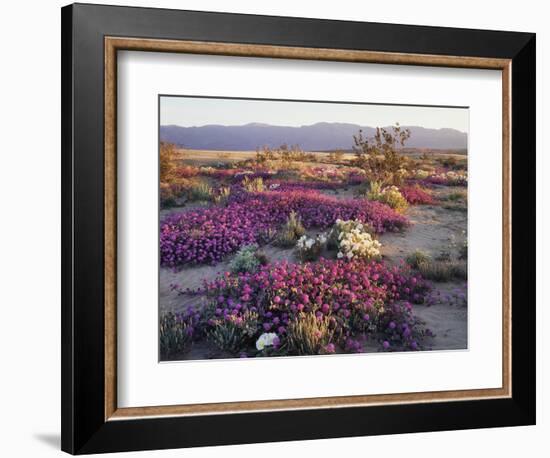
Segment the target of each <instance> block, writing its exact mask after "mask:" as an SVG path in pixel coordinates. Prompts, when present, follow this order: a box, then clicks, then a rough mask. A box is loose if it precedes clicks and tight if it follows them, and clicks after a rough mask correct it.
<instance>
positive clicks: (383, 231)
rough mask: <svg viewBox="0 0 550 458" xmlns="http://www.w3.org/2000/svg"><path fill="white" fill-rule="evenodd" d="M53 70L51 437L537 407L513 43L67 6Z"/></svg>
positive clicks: (529, 189)
mask: <svg viewBox="0 0 550 458" xmlns="http://www.w3.org/2000/svg"><path fill="white" fill-rule="evenodd" d="M62 79H63V81H62V124H63V132H62V139H63V142H62V145H63V151H62V178H63V183H62V185H63V194H62V218H63V219H62V230H63V234H62V237H63V243H62V246H63V251H62V260H63V262H62V266H63V272H62V279H63V284H62V292H63V294H62V298H63V303H62V448H63V450H65V451H67V452H69V453H73V454H81V453H98V452H114V451H127V450H145V449H157V448H175V447H192V446H201V445H221V444H237V443H251V442H268V441H284V440H299V439H314V438H329V437H346V436H357V435H375V434H392V433H402V432H420V431H439V430H449V429H466V428H481V427H495V426H513V425H529V424H534V422H535V276H534V272H535V236H534V235H535V234H534V231H535V100H536V99H535V35H534V34H530V33H520V32H497V31H485V30H466V29H450V28H436V27H421V26H405V25H392V24H376V23H360V22H345V21H327V20H316V19H300V18H286V17H267V16H252V15H238V14H225V13H224V14H221V13H206V12H193V11H176V10H161V9H147V8H128V7H112V6H101V5H84V4H75V5H70V6H67V7H65V8H63V9H62ZM214 431H215V434H214V433H213V432H214Z"/></svg>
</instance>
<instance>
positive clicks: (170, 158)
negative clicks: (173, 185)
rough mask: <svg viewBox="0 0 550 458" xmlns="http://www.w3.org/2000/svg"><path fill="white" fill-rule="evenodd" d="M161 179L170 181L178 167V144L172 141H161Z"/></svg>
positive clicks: (165, 181)
mask: <svg viewBox="0 0 550 458" xmlns="http://www.w3.org/2000/svg"><path fill="white" fill-rule="evenodd" d="M159 162H160V164H159V169H160V181H161V183H168V182H169V181H170V179H171V178H172V176H173V174H174V171H175V169H176V165H177V164H176V146H175V145H173V144H172V143H167V142H161V143H160V159H159Z"/></svg>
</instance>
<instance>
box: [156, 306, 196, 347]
mask: <svg viewBox="0 0 550 458" xmlns="http://www.w3.org/2000/svg"><path fill="white" fill-rule="evenodd" d="M159 328H160V332H159V334H160V335H159V339H160V355H161V357H162V358H166V357H169V356H171V355H174V354H178V353H181V352H183V351H185V350H186V349H187V347H188V346H189V344H190V343H191V341H192V340H193V328H192V326H191V325H189V324H188V323H184V322H182V321H180V320H178V319H177V317H176V315H175V314H173V313H171V312H170V313H167V314H165V315H163V316H162V317H161V319H160V326H159Z"/></svg>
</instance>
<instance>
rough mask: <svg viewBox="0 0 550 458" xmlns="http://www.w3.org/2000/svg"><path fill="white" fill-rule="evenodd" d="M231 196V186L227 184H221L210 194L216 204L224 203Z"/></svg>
mask: <svg viewBox="0 0 550 458" xmlns="http://www.w3.org/2000/svg"><path fill="white" fill-rule="evenodd" d="M230 196H231V188H230V187H228V186H221V187H220V188H219V189H217V190H216V191H215V192H214V193H213V194H212V199H213V200H214V202H215V203H216V204H218V205H225V204H227V202H228V201H229V197H230Z"/></svg>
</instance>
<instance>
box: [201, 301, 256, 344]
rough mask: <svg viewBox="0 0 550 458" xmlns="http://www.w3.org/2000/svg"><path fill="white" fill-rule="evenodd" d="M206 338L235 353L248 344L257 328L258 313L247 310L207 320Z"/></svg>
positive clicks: (250, 342)
mask: <svg viewBox="0 0 550 458" xmlns="http://www.w3.org/2000/svg"><path fill="white" fill-rule="evenodd" d="M209 325H210V329H209V330H208V331H207V333H206V336H207V339H208V340H210V341H211V342H212V343H213V344H214V345H216V346H217V347H218V348H220V349H221V350H224V351H227V352H230V353H237V352H238V351H240V350H242V349H244V348H246V347H248V346H250V345H251V344H252V342H254V338H255V336H256V334H257V333H258V330H259V322H258V314H257V313H255V312H250V311H247V312H245V313H243V314H241V315H239V316H236V315H227V316H222V317H217V318H211V319H210V320H209Z"/></svg>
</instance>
